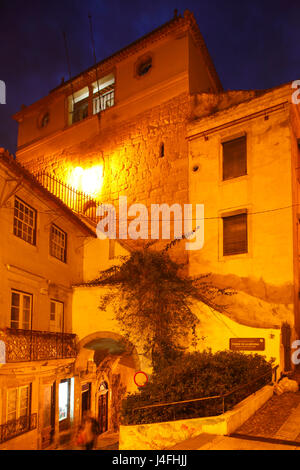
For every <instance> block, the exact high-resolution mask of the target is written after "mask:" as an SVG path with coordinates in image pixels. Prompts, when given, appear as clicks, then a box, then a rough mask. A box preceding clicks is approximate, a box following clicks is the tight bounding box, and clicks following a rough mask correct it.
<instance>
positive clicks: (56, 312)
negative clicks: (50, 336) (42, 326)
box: [50, 300, 64, 332]
mask: <svg viewBox="0 0 300 470" xmlns="http://www.w3.org/2000/svg"><path fill="white" fill-rule="evenodd" d="M63 322H64V304H63V302H59V301H57V300H51V301H50V331H56V332H62V331H63V324H64V323H63Z"/></svg>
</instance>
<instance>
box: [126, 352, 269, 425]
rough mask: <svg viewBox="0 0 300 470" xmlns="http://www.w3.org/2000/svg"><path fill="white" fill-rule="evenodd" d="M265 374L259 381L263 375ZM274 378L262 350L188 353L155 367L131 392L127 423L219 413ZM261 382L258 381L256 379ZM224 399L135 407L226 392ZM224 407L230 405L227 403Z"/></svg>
mask: <svg viewBox="0 0 300 470" xmlns="http://www.w3.org/2000/svg"><path fill="white" fill-rule="evenodd" d="M262 375H265V376H264V377H261V378H260V379H259V380H256V379H258V377H260V376H262ZM271 378H272V364H271V362H267V361H266V359H265V358H264V357H263V356H261V355H258V354H253V355H250V354H243V353H239V352H233V351H220V352H217V353H215V354H213V353H212V352H211V351H204V352H193V353H185V354H182V355H180V356H178V357H177V359H176V361H174V362H173V363H172V364H171V365H168V366H167V367H163V368H161V369H158V370H156V371H155V373H154V374H153V376H152V377H151V379H150V380H149V382H148V383H147V384H146V386H145V387H143V388H140V389H139V391H138V392H136V393H133V394H129V395H128V396H127V397H126V398H125V399H124V400H123V404H122V424H142V423H154V422H161V421H170V420H174V419H186V418H196V417H201V416H214V415H218V414H221V413H223V411H227V410H228V409H230V408H232V407H233V406H234V405H235V404H236V403H238V402H239V401H241V400H243V399H244V398H245V397H246V396H248V395H250V394H251V393H254V391H256V390H258V389H259V388H261V387H262V386H263V385H265V384H266V383H268V382H270V380H271ZM253 381H255V383H251V382H253ZM244 384H248V385H247V386H246V387H244V388H243V389H241V390H237V391H235V392H234V393H232V394H230V395H229V396H227V397H225V399H224V404H223V398H217V399H209V400H205V401H200V402H193V403H182V404H178V405H171V406H164V407H163V406H160V407H153V408H148V409H147V408H146V409H142V410H136V409H135V408H139V407H143V406H147V405H154V404H161V403H169V402H177V401H182V400H192V399H194V398H200V397H212V396H218V395H224V394H226V393H227V392H229V391H232V390H234V389H235V388H236V387H238V386H241V385H244ZM223 406H224V408H223Z"/></svg>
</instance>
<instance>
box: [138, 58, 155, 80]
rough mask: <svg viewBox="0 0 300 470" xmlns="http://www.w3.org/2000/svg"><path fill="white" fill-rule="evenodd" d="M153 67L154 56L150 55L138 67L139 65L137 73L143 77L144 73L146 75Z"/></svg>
mask: <svg viewBox="0 0 300 470" xmlns="http://www.w3.org/2000/svg"><path fill="white" fill-rule="evenodd" d="M151 67H152V58H151V57H148V58H147V59H145V60H143V62H141V63H140V64H139V65H138V67H137V73H138V75H139V76H140V77H142V76H143V75H146V73H148V72H149V70H150V69H151Z"/></svg>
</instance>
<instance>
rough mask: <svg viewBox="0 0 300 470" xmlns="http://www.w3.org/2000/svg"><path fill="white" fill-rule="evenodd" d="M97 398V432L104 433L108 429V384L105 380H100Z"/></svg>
mask: <svg viewBox="0 0 300 470" xmlns="http://www.w3.org/2000/svg"><path fill="white" fill-rule="evenodd" d="M99 393H100V395H99V398H98V421H99V432H100V434H102V433H104V432H106V431H107V429H108V386H107V383H106V382H102V383H101V384H100V387H99Z"/></svg>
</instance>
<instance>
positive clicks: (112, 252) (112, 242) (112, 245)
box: [108, 238, 116, 259]
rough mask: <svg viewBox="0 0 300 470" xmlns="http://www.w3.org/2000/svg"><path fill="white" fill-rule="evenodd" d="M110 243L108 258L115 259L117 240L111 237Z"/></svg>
mask: <svg viewBox="0 0 300 470" xmlns="http://www.w3.org/2000/svg"><path fill="white" fill-rule="evenodd" d="M108 243H109V245H108V259H114V257H115V248H116V240H114V239H113V238H110V239H109V242H108Z"/></svg>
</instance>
